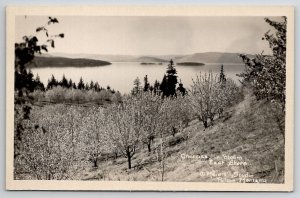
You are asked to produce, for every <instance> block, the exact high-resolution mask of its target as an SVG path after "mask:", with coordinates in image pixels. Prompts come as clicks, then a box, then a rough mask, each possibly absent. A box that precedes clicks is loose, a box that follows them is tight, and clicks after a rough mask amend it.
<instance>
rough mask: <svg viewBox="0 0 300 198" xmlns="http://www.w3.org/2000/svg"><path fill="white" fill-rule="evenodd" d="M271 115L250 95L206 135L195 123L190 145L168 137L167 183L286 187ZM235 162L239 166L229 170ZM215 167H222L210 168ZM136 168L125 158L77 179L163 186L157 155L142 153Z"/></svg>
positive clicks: (281, 145) (191, 127)
mask: <svg viewBox="0 0 300 198" xmlns="http://www.w3.org/2000/svg"><path fill="white" fill-rule="evenodd" d="M273 115H274V112H271V111H270V108H269V104H268V103H264V102H257V101H256V99H255V98H254V97H253V96H252V95H251V94H250V93H249V92H247V91H246V92H245V98H244V100H243V101H242V102H240V103H239V104H237V105H235V106H234V107H232V108H230V109H228V110H227V111H226V112H225V114H224V116H223V117H221V118H218V119H217V120H216V122H215V125H214V126H212V127H209V128H208V129H206V130H204V128H203V126H202V124H201V123H200V122H199V121H198V120H193V121H192V122H190V123H189V126H188V127H187V128H185V130H184V132H183V133H185V134H189V138H188V139H187V140H184V139H183V136H182V134H177V135H176V136H175V137H173V136H170V137H167V145H168V149H167V150H166V161H165V173H164V181H199V182H247V183H258V182H261V183H264V182H268V183H283V182H284V138H283V136H282V134H281V132H280V130H279V129H278V125H277V124H278V123H276V122H275V119H274V117H273ZM193 156H196V157H193ZM199 156H200V157H201V156H206V157H207V158H204V159H200V157H199ZM225 158H231V159H225ZM221 161H224V163H223V164H222V163H221ZM231 161H232V163H234V161H236V162H237V163H240V164H233V165H228V163H230V162H231ZM214 162H219V164H210V163H214ZM245 163H246V164H245ZM132 164H133V166H134V167H133V169H131V170H128V169H127V159H126V158H121V157H119V158H117V159H114V158H106V159H105V160H103V161H102V162H101V164H99V167H100V168H99V169H92V168H90V169H89V168H88V169H85V170H84V171H83V173H81V174H80V175H77V179H83V180H114V181H119V180H121V181H122V180H130V181H161V163H160V162H159V161H158V160H157V155H156V153H155V151H153V153H151V154H149V153H148V152H147V149H146V148H144V149H142V151H141V152H139V153H138V154H137V155H136V156H134V159H133V161H132ZM218 174H219V176H218ZM218 178H221V179H223V180H224V181H219V179H218Z"/></svg>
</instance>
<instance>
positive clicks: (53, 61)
mask: <svg viewBox="0 0 300 198" xmlns="http://www.w3.org/2000/svg"><path fill="white" fill-rule="evenodd" d="M105 65H111V63H110V62H107V61H102V60H94V59H87V58H65V57H43V56H36V57H35V58H34V59H33V61H32V62H31V63H30V64H29V67H97V66H105Z"/></svg>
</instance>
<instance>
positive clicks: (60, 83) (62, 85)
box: [58, 74, 69, 88]
mask: <svg viewBox="0 0 300 198" xmlns="http://www.w3.org/2000/svg"><path fill="white" fill-rule="evenodd" d="M58 84H59V85H60V86H61V87H64V88H68V86H69V83H68V80H67V79H66V77H65V75H64V74H63V77H62V79H61V81H60V82H59V83H58Z"/></svg>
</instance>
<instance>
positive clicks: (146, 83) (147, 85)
mask: <svg viewBox="0 0 300 198" xmlns="http://www.w3.org/2000/svg"><path fill="white" fill-rule="evenodd" d="M149 87H150V83H149V81H148V76H147V75H146V76H145V77H144V91H148V90H149Z"/></svg>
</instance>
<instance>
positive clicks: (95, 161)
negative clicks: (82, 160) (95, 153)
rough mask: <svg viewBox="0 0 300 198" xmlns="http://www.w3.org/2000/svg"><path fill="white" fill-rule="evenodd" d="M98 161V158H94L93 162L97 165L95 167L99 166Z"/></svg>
mask: <svg viewBox="0 0 300 198" xmlns="http://www.w3.org/2000/svg"><path fill="white" fill-rule="evenodd" d="M97 161H98V159H94V160H93V162H94V167H95V168H98V163H97Z"/></svg>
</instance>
